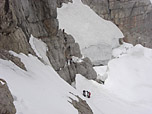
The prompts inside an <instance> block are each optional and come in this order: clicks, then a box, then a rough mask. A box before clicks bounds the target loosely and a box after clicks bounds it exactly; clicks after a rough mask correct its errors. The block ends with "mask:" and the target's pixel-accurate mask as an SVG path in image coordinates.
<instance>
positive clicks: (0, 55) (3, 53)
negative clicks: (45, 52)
mask: <svg viewBox="0 0 152 114" xmlns="http://www.w3.org/2000/svg"><path fill="white" fill-rule="evenodd" d="M0 59H4V60H11V61H12V62H14V64H16V65H17V66H18V67H20V68H21V69H23V70H26V68H25V66H24V64H23V63H22V62H21V59H20V58H18V57H15V56H13V55H12V54H10V53H9V52H8V51H7V50H4V49H0Z"/></svg>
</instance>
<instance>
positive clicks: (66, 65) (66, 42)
mask: <svg viewBox="0 0 152 114" xmlns="http://www.w3.org/2000/svg"><path fill="white" fill-rule="evenodd" d="M42 40H43V41H44V42H45V43H46V44H47V46H48V52H47V56H48V58H49V60H50V63H51V64H52V66H53V68H54V69H55V70H56V71H57V72H58V74H59V75H60V76H61V77H62V78H63V79H64V80H65V81H67V82H68V83H70V84H71V82H73V81H75V76H76V74H82V75H83V76H85V77H86V78H88V79H94V80H95V79H96V77H97V74H96V72H95V71H94V69H93V68H92V64H91V61H90V60H89V58H84V59H83V60H82V62H74V61H73V60H72V56H74V57H77V58H81V57H82V55H81V52H80V49H79V45H78V44H77V43H75V40H74V38H73V37H72V36H71V35H68V34H66V33H64V32H63V31H61V30H59V31H58V34H57V36H54V37H52V38H43V39H42Z"/></svg>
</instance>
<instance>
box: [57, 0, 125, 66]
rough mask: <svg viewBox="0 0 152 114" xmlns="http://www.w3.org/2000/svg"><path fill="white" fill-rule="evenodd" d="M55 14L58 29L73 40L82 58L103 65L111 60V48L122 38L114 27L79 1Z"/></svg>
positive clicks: (64, 5) (76, 0)
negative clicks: (76, 43)
mask: <svg viewBox="0 0 152 114" xmlns="http://www.w3.org/2000/svg"><path fill="white" fill-rule="evenodd" d="M57 13H58V16H57V18H58V20H59V28H61V29H65V31H66V32H67V33H68V34H71V35H72V36H73V37H74V38H75V40H76V42H78V43H79V45H80V48H81V51H82V53H83V55H84V56H87V57H89V58H90V59H91V60H92V62H93V63H94V64H104V63H105V62H107V60H109V59H111V52H112V48H114V47H117V46H118V45H119V43H118V39H119V38H123V34H122V32H121V31H120V30H119V29H118V28H117V26H116V25H114V24H113V23H112V22H110V21H106V20H104V19H102V18H101V17H99V16H98V15H97V14H96V13H95V12H94V11H93V10H92V9H90V8H89V7H88V6H87V5H84V4H83V3H82V2H81V0H74V1H73V3H68V4H63V6H62V7H61V8H58V9H57ZM90 52H91V53H90Z"/></svg>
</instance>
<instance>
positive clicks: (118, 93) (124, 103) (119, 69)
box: [76, 43, 152, 114]
mask: <svg viewBox="0 0 152 114" xmlns="http://www.w3.org/2000/svg"><path fill="white" fill-rule="evenodd" d="M120 52H121V53H120ZM119 53H120V54H119ZM113 54H115V56H116V55H117V58H115V59H113V60H111V61H110V62H109V63H108V66H101V67H95V70H96V72H97V73H98V74H100V75H101V76H103V75H104V74H105V73H108V78H107V80H106V81H105V85H101V84H98V83H96V82H95V81H88V80H87V79H85V78H84V77H82V76H81V75H78V76H77V77H76V88H77V90H78V91H82V90H83V89H85V90H89V91H91V93H92V96H91V98H90V99H88V100H89V103H91V104H89V105H90V106H91V107H92V106H93V105H94V106H95V107H96V109H98V111H100V112H101V113H103V114H152V108H151V107H152V70H151V67H152V49H148V48H145V47H142V46H141V45H136V46H135V47H133V46H132V45H131V44H126V43H124V44H123V45H122V46H120V47H119V48H117V49H115V50H114V52H113ZM95 114H96V113H95Z"/></svg>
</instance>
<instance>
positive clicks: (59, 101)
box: [0, 36, 100, 114]
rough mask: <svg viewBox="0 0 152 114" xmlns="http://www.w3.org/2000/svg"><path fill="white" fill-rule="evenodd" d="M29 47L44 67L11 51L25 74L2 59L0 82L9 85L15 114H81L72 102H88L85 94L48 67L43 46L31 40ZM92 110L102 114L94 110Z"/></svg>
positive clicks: (43, 44) (0, 62)
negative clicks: (23, 67)
mask: <svg viewBox="0 0 152 114" xmlns="http://www.w3.org/2000/svg"><path fill="white" fill-rule="evenodd" d="M30 44H31V47H32V48H33V50H34V51H35V53H36V54H37V55H39V58H41V59H42V61H43V62H44V63H42V62H41V61H40V60H39V59H38V58H37V57H35V56H33V55H28V56H26V55H24V54H16V53H15V52H13V51H10V53H11V54H12V55H14V56H17V57H19V58H20V59H21V61H22V62H23V63H24V65H25V67H26V69H27V71H24V70H22V69H20V68H19V67H17V66H16V65H15V64H14V63H12V62H11V61H7V60H2V59H0V78H2V79H4V80H6V81H7V83H8V86H9V89H10V91H11V93H12V95H13V97H14V100H15V101H14V104H15V107H16V109H17V113H16V114H78V111H77V109H75V108H74V107H73V106H72V105H71V103H69V101H70V102H71V99H70V98H72V99H74V100H78V99H77V98H76V97H75V96H74V95H78V96H79V97H80V98H82V99H85V98H84V97H83V96H82V92H79V91H77V90H76V89H74V88H73V87H72V86H70V85H69V84H68V83H66V82H65V81H64V80H63V79H62V78H61V77H60V76H59V75H58V74H57V73H56V72H55V71H54V69H53V68H52V67H51V66H50V65H49V64H46V63H45V62H47V59H48V58H47V56H46V53H45V52H46V50H47V47H46V44H45V43H44V42H42V41H41V40H38V39H36V38H34V37H33V36H31V38H30ZM42 50H43V51H42ZM70 92H71V93H73V94H74V95H72V94H71V93H70ZM69 97H70V98H69ZM90 104H91V103H90ZM92 110H93V112H97V113H96V114H100V112H98V111H97V109H96V108H95V107H94V106H92Z"/></svg>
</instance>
